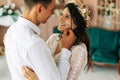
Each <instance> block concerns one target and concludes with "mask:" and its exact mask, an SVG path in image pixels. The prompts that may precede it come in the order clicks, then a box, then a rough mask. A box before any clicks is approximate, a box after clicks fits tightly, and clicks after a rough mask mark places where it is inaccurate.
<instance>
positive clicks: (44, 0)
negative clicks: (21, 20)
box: [24, 0, 52, 9]
mask: <svg viewBox="0 0 120 80" xmlns="http://www.w3.org/2000/svg"><path fill="white" fill-rule="evenodd" d="M51 2H52V0H24V3H25V5H26V6H27V7H28V8H29V9H31V8H32V7H34V6H35V5H36V4H38V3H41V4H42V5H43V6H44V7H45V8H47V7H48V5H49V4H50V3H51Z"/></svg>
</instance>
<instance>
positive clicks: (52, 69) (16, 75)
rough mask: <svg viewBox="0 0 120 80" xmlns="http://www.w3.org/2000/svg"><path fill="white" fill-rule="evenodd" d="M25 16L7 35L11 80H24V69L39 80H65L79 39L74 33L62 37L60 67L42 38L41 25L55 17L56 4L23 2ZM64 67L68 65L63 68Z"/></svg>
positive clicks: (52, 1) (37, 0)
mask: <svg viewBox="0 0 120 80" xmlns="http://www.w3.org/2000/svg"><path fill="white" fill-rule="evenodd" d="M24 2H25V12H24V13H23V16H21V17H19V19H18V21H17V22H16V23H15V24H13V25H12V26H11V27H10V28H9V29H8V31H7V33H6V38H5V50H6V58H7V62H8V67H9V70H10V72H11V76H12V80H25V78H24V76H23V73H22V66H28V67H29V68H31V69H33V70H34V71H35V73H36V74H37V76H38V77H39V79H40V80H66V79H67V76H65V75H62V72H63V70H64V72H65V73H66V74H67V73H68V71H69V70H68V69H69V67H70V65H69V58H70V55H71V52H70V51H69V48H70V47H71V46H72V44H73V43H74V41H75V39H76V36H75V35H74V33H73V32H72V31H71V30H66V31H65V32H64V33H63V36H62V46H63V48H62V51H61V57H60V62H59V64H58V66H57V65H56V64H55V61H54V59H53V57H52V52H51V51H50V49H49V48H48V46H47V45H46V44H45V41H44V40H43V39H42V38H41V37H39V35H40V32H41V31H40V28H39V27H38V26H39V25H40V24H41V23H46V22H47V19H48V18H49V17H50V16H51V15H52V14H54V9H55V0H24ZM64 64H68V65H67V66H64Z"/></svg>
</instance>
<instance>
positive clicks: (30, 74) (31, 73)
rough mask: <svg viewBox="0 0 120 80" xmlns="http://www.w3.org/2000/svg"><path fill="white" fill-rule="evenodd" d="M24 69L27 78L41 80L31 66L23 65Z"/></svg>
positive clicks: (28, 79)
mask: <svg viewBox="0 0 120 80" xmlns="http://www.w3.org/2000/svg"><path fill="white" fill-rule="evenodd" d="M22 71H23V74H24V77H25V78H27V80H39V79H38V77H37V75H36V74H35V72H34V71H33V70H31V69H30V68H28V67H26V66H24V67H22Z"/></svg>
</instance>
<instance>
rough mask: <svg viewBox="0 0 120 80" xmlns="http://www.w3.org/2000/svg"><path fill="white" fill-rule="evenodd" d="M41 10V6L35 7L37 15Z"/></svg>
mask: <svg viewBox="0 0 120 80" xmlns="http://www.w3.org/2000/svg"><path fill="white" fill-rule="evenodd" d="M41 9H42V5H41V4H37V5H36V11H37V13H40V12H41Z"/></svg>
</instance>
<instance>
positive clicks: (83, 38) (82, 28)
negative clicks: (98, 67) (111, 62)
mask: <svg viewBox="0 0 120 80" xmlns="http://www.w3.org/2000/svg"><path fill="white" fill-rule="evenodd" d="M77 7H78V6H77V5H75V4H74V3H68V4H66V5H65V8H68V9H69V11H70V14H71V17H72V19H73V22H74V23H75V24H76V28H75V29H74V30H73V32H74V33H75V35H76V37H77V39H76V41H75V43H74V44H73V45H78V44H80V42H82V43H85V44H86V47H87V51H88V69H90V67H91V64H92V63H91V55H90V39H89V36H88V34H87V32H86V28H87V25H86V21H85V19H84V17H83V16H82V15H81V14H80V11H79V9H78V8H77Z"/></svg>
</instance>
